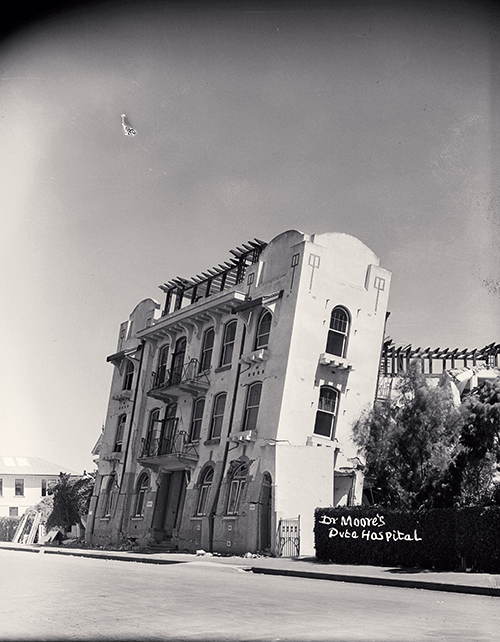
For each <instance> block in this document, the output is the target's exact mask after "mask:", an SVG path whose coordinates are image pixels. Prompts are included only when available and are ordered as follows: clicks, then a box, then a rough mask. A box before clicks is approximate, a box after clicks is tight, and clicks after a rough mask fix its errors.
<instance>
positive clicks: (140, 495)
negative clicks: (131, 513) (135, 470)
mask: <svg viewBox="0 0 500 642" xmlns="http://www.w3.org/2000/svg"><path fill="white" fill-rule="evenodd" d="M148 488H149V477H148V474H147V473H142V474H141V475H140V476H139V479H138V481H137V497H136V500H135V517H142V516H143V515H144V505H145V501H144V500H145V499H146V493H147V492H148Z"/></svg>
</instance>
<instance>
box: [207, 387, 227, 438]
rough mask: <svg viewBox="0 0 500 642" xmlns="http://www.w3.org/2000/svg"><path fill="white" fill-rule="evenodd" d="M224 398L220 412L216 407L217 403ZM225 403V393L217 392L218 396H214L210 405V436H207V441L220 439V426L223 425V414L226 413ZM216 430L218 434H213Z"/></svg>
mask: <svg viewBox="0 0 500 642" xmlns="http://www.w3.org/2000/svg"><path fill="white" fill-rule="evenodd" d="M222 398H224V405H223V406H222V411H221V409H220V408H219V407H218V404H219V401H220V400H221V399H222ZM226 401H227V393H226V392H219V394H217V395H215V397H214V400H213V403H212V414H211V416H210V434H209V439H220V437H221V435H222V426H223V424H224V413H225V411H226ZM216 429H217V430H218V434H215V431H216Z"/></svg>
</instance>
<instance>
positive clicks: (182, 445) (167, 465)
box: [137, 418, 199, 472]
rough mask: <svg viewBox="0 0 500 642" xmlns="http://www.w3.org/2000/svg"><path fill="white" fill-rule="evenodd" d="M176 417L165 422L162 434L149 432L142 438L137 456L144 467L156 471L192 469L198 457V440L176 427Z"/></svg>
mask: <svg viewBox="0 0 500 642" xmlns="http://www.w3.org/2000/svg"><path fill="white" fill-rule="evenodd" d="M177 424H178V419H177V418H176V419H174V420H173V421H172V420H169V421H167V422H165V425H164V428H163V430H162V433H163V434H160V435H159V436H157V434H155V433H150V434H149V435H148V437H147V438H146V439H143V440H142V441H143V444H142V452H141V454H140V456H139V457H138V458H137V459H138V461H139V463H140V464H142V465H143V466H145V467H146V468H151V469H152V470H154V471H156V472H158V470H160V469H161V470H162V471H174V470H186V469H194V467H195V466H196V463H197V461H198V458H199V454H198V442H193V441H190V440H189V436H188V434H187V432H186V431H185V430H178V429H177Z"/></svg>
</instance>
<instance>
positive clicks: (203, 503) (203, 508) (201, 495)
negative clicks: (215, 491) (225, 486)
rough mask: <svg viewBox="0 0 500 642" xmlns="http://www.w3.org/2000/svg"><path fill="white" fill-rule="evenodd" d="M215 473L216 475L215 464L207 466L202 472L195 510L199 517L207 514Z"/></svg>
mask: <svg viewBox="0 0 500 642" xmlns="http://www.w3.org/2000/svg"><path fill="white" fill-rule="evenodd" d="M214 475H215V471H214V468H213V466H207V467H206V468H205V470H203V471H202V473H201V474H200V482H199V490H198V501H197V502H196V512H195V515H196V516H197V517H203V516H204V515H206V514H207V506H208V499H209V497H210V491H211V489H212V484H213V481H214ZM208 477H210V478H208Z"/></svg>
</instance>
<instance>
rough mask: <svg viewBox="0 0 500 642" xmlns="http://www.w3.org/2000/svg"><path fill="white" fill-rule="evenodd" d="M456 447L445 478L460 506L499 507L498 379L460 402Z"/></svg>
mask: <svg viewBox="0 0 500 642" xmlns="http://www.w3.org/2000/svg"><path fill="white" fill-rule="evenodd" d="M462 406H463V412H464V423H463V427H462V430H461V434H460V447H459V449H458V452H457V453H456V456H455V457H454V460H453V462H451V465H450V467H449V469H448V471H447V474H446V475H445V480H446V482H448V483H449V484H450V485H451V487H452V488H453V490H454V496H455V498H456V502H455V503H457V504H459V505H462V506H475V505H485V504H491V503H495V504H500V480H499V472H500V377H497V378H496V379H493V380H490V381H488V380H487V381H485V382H484V383H483V384H482V385H481V386H480V387H478V388H476V389H474V390H472V391H471V393H470V394H469V395H467V397H465V399H464V400H463V404H462Z"/></svg>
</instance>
